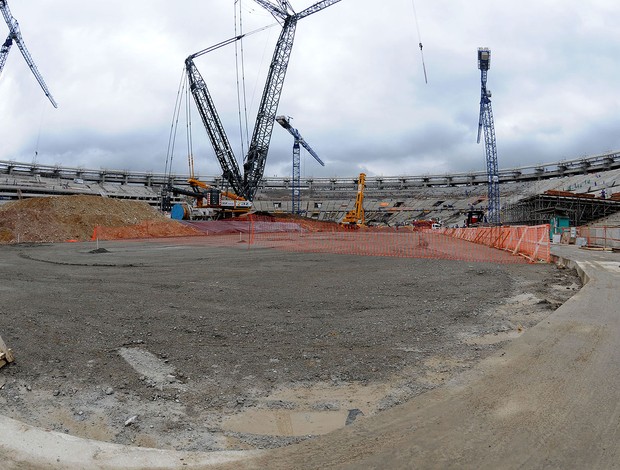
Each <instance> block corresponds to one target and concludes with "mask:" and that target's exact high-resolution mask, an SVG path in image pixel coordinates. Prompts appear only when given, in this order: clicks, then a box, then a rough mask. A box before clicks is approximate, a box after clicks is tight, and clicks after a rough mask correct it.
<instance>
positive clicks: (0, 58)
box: [0, 0, 58, 108]
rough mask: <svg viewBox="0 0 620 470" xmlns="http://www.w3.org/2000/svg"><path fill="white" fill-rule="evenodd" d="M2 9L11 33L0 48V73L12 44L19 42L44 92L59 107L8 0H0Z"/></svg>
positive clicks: (18, 45) (0, 9)
mask: <svg viewBox="0 0 620 470" xmlns="http://www.w3.org/2000/svg"><path fill="white" fill-rule="evenodd" d="M0 11H2V16H4V21H6V24H7V25H8V27H9V35H8V37H7V38H6V40H5V41H4V43H3V44H2V47H1V48H0V73H2V69H3V68H4V64H5V63H6V59H7V57H8V55H9V51H10V50H11V46H12V45H13V43H15V44H17V47H19V50H20V51H21V53H22V55H23V56H24V59H25V60H26V63H27V64H28V67H30V70H31V71H32V74H33V75H34V77H35V78H36V79H37V82H39V85H40V86H41V89H42V90H43V93H45V96H47V98H48V99H49V100H50V102H51V103H52V105H53V106H54V108H57V107H58V103H56V101H54V98H53V97H52V94H51V93H50V91H49V90H48V89H47V85H46V84H45V81H44V80H43V77H42V76H41V74H40V73H39V70H38V69H37V66H36V65H35V64H34V60H32V57H31V55H30V53H29V52H28V49H26V45H25V44H24V39H23V38H22V34H21V32H20V30H19V23H18V22H17V20H16V19H15V18H13V15H12V14H11V11H10V10H9V5H8V3H7V1H6V0H0Z"/></svg>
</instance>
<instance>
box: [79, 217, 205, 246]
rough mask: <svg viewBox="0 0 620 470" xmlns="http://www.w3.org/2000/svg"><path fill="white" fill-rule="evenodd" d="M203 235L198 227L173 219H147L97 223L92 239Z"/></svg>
mask: <svg viewBox="0 0 620 470" xmlns="http://www.w3.org/2000/svg"><path fill="white" fill-rule="evenodd" d="M196 235H202V233H201V232H199V231H197V230H196V229H194V228H192V227H189V226H186V225H183V224H179V223H178V222H175V221H172V220H163V221H159V220H157V221H154V220H147V221H144V222H141V223H137V224H133V225H123V226H119V227H108V226H104V225H97V226H95V229H94V230H93V234H92V236H91V240H93V241H94V240H122V239H132V238H141V239H142V238H164V237H188V236H196Z"/></svg>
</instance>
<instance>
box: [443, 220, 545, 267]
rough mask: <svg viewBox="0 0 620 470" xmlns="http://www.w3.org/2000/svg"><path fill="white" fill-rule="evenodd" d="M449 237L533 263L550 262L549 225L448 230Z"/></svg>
mask: <svg viewBox="0 0 620 470" xmlns="http://www.w3.org/2000/svg"><path fill="white" fill-rule="evenodd" d="M441 231H442V232H443V233H445V234H446V235H448V236H451V237H455V238H459V239H462V240H467V241H470V242H472V243H480V244H483V245H486V246H490V247H493V248H496V249H499V250H505V251H508V252H510V253H512V254H514V255H521V256H524V257H525V258H527V259H528V260H529V261H531V262H538V261H544V262H549V260H550V255H551V253H550V245H551V244H550V240H549V224H543V225H534V226H529V225H507V226H502V227H475V228H446V229H442V230H441Z"/></svg>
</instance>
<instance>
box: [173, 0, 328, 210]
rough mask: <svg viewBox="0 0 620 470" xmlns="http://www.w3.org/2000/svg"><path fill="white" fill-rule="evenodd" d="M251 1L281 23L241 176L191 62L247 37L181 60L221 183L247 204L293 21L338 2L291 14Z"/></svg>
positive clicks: (265, 146) (283, 2)
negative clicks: (210, 145) (228, 186)
mask: <svg viewBox="0 0 620 470" xmlns="http://www.w3.org/2000/svg"><path fill="white" fill-rule="evenodd" d="M255 1H256V3H258V4H259V5H260V6H262V7H263V8H264V9H265V10H267V11H268V12H269V13H270V14H271V15H272V16H273V17H274V18H276V20H277V21H278V22H281V24H282V31H281V33H280V36H279V38H278V41H277V43H276V47H275V51H274V54H273V58H272V60H271V64H270V66H269V72H268V75H267V81H266V83H265V87H264V90H263V95H262V98H261V102H260V104H259V107H258V111H257V115H256V123H255V125H254V131H253V134H252V139H251V140H250V143H249V146H248V152H247V154H246V156H245V158H244V163H243V174H241V171H240V168H239V164H238V163H237V159H236V157H235V155H234V152H233V149H232V146H231V145H230V142H229V140H228V137H227V135H226V132H225V131H224V126H223V124H222V122H221V119H220V117H219V115H218V113H217V110H216V108H215V104H214V102H213V99H212V98H211V95H210V93H209V90H208V89H207V85H206V83H205V81H204V79H203V77H202V76H201V74H200V72H199V71H198V69H197V67H196V64H195V63H194V59H196V58H197V57H199V56H201V55H203V54H206V53H208V52H211V51H213V50H215V49H218V48H220V47H223V46H225V45H227V44H231V43H233V42H235V41H239V40H241V39H242V38H243V37H245V36H247V34H240V35H238V36H235V37H233V38H231V39H228V40H226V41H223V42H221V43H219V44H216V45H215V46H212V47H210V48H207V49H204V50H202V51H199V52H197V53H195V54H192V55H190V56H189V57H187V59H185V72H186V75H187V78H188V82H189V88H190V90H191V93H192V96H193V98H194V102H195V103H196V107H197V108H198V113H199V114H200V117H201V119H202V122H203V124H204V127H205V129H206V131H207V134H208V136H209V139H210V141H211V144H212V146H213V149H214V151H215V156H216V157H217V159H218V161H219V163H220V167H221V168H222V176H223V178H224V180H225V181H227V182H228V184H229V185H230V188H232V192H233V193H234V194H236V195H237V196H239V197H241V198H243V199H244V200H245V201H250V202H251V201H252V200H253V199H254V196H255V194H256V192H257V191H258V187H259V183H260V180H261V179H262V177H263V173H264V170H265V163H266V160H267V152H268V150H269V142H270V140H271V134H272V131H273V125H274V122H275V117H276V111H277V108H278V103H279V101H280V96H281V94H282V87H283V85H284V78H285V76H286V70H287V68H288V63H289V58H290V55H291V51H292V47H293V40H294V37H295V29H296V27H297V22H298V21H299V20H300V19H302V18H305V17H307V16H309V15H311V14H313V13H316V12H318V11H321V10H323V9H324V8H327V7H329V6H331V5H333V4H335V3H338V2H339V1H340V0H322V1H320V2H317V3H315V4H314V5H312V6H310V7H308V8H306V9H305V10H303V11H301V12H299V13H295V12H294V11H293V9H292V7H291V5H290V4H289V2H288V1H287V0H278V2H277V4H272V3H271V2H270V1H268V0H255ZM248 34H249V33H248Z"/></svg>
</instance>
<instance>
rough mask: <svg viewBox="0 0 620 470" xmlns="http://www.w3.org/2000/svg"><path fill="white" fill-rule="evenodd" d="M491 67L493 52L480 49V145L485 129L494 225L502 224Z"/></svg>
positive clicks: (490, 201)
mask: <svg viewBox="0 0 620 470" xmlns="http://www.w3.org/2000/svg"><path fill="white" fill-rule="evenodd" d="M490 67H491V51H490V49H487V48H485V47H480V48H478V68H479V69H480V82H481V89H480V116H479V118H478V143H480V136H481V134H482V129H484V143H485V145H484V147H485V154H486V162H487V185H488V199H489V208H488V211H487V212H488V220H489V223H491V224H492V225H499V224H500V205H499V204H500V199H499V171H498V166H497V146H496V142H495V124H494V122H493V109H492V108H491V90H489V89H487V72H488V71H489V68H490Z"/></svg>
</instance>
